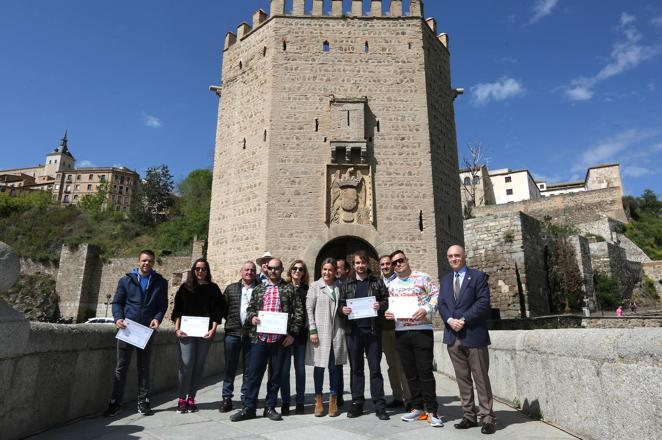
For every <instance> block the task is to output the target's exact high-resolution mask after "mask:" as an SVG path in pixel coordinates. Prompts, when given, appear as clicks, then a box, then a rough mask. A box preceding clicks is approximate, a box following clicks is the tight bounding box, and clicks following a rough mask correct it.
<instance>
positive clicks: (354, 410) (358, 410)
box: [347, 402, 363, 419]
mask: <svg viewBox="0 0 662 440" xmlns="http://www.w3.org/2000/svg"><path fill="white" fill-rule="evenodd" d="M362 415H363V404H362V403H359V402H352V406H351V407H350V408H349V411H347V417H349V418H350V419H353V418H355V417H360V416H362Z"/></svg>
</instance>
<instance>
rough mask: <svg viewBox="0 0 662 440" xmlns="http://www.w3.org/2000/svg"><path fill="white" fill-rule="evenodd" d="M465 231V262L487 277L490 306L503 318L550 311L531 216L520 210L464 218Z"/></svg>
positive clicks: (541, 260)
mask: <svg viewBox="0 0 662 440" xmlns="http://www.w3.org/2000/svg"><path fill="white" fill-rule="evenodd" d="M464 230H465V241H466V249H467V262H468V264H469V266H471V267H475V268H477V269H480V270H482V271H484V272H486V273H487V274H488V275H489V276H490V279H489V284H490V300H491V305H492V308H495V309H499V310H500V314H501V317H502V318H517V317H520V316H521V314H522V311H524V313H525V314H527V315H531V316H536V315H541V314H545V313H548V312H549V307H548V305H547V304H548V302H547V297H548V289H547V286H546V279H547V278H546V275H545V270H544V256H543V253H542V252H543V246H542V244H541V243H540V242H539V241H540V231H539V226H537V222H535V220H534V219H532V218H531V217H528V216H525V215H521V214H519V213H516V214H507V215H502V216H496V217H494V216H492V217H479V218H474V219H469V220H465V221H464ZM518 277H519V280H518ZM519 286H521V294H522V295H521V296H520V287H519Z"/></svg>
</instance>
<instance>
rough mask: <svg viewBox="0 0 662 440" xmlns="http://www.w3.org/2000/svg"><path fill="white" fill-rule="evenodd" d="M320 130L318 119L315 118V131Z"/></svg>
mask: <svg viewBox="0 0 662 440" xmlns="http://www.w3.org/2000/svg"><path fill="white" fill-rule="evenodd" d="M318 131H320V120H319V119H317V118H315V132H318Z"/></svg>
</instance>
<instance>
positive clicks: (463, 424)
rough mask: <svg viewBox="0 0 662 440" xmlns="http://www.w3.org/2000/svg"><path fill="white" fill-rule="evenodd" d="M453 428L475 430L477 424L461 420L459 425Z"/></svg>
mask: <svg viewBox="0 0 662 440" xmlns="http://www.w3.org/2000/svg"><path fill="white" fill-rule="evenodd" d="M453 426H455V429H469V428H475V427H476V426H478V423H476V422H472V421H471V420H469V419H462V421H461V422H460V423H456V424H455V425H453Z"/></svg>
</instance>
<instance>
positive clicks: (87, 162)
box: [77, 159, 96, 168]
mask: <svg viewBox="0 0 662 440" xmlns="http://www.w3.org/2000/svg"><path fill="white" fill-rule="evenodd" d="M77 165H78V167H79V168H95V167H96V165H95V164H94V163H93V162H92V161H90V160H87V159H84V160H81V161H80V162H78V164H77Z"/></svg>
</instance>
